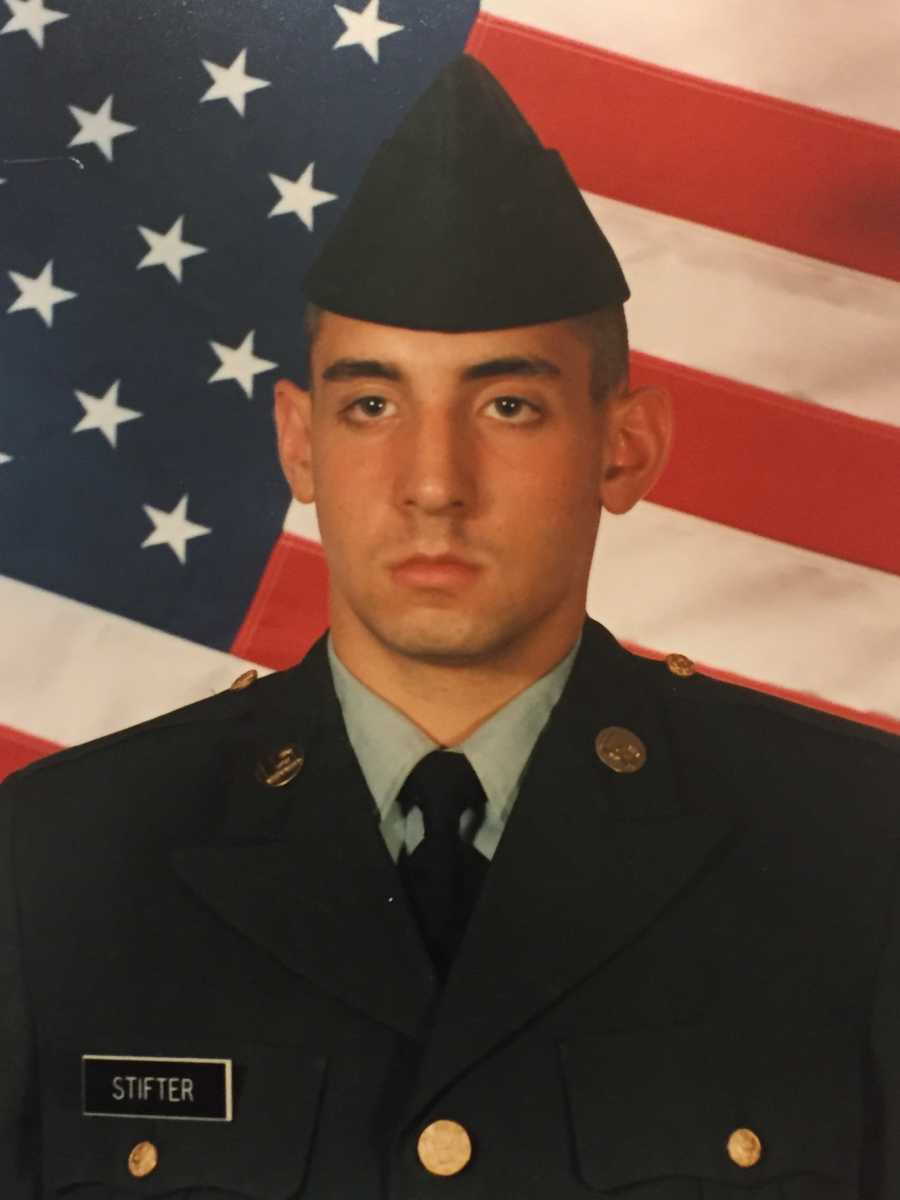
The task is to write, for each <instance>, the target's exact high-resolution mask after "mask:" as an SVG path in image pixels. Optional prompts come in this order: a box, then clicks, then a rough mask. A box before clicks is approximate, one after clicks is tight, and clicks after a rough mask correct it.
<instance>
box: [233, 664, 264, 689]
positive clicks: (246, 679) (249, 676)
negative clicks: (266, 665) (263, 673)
mask: <svg viewBox="0 0 900 1200" xmlns="http://www.w3.org/2000/svg"><path fill="white" fill-rule="evenodd" d="M258 677H259V671H256V670H254V669H253V668H252V667H251V669H250V670H249V671H245V672H244V673H243V675H238V677H237V679H236V680H235V681H234V683H233V684H232V685H231V687H230V688H229V689H228V690H229V692H242V691H243V690H244V688H245V687H249V686H250V684H251V683H256V680H257V678H258Z"/></svg>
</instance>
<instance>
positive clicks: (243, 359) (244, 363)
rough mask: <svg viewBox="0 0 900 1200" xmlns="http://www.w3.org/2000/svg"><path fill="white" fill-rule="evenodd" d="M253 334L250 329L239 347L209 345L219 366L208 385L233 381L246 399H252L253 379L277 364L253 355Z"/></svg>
mask: <svg viewBox="0 0 900 1200" xmlns="http://www.w3.org/2000/svg"><path fill="white" fill-rule="evenodd" d="M255 334H256V330H255V329H251V330H250V332H249V333H248V334H247V336H246V337H245V338H244V340H243V341H242V342H241V344H240V345H239V346H223V345H222V344H221V342H210V343H209V344H210V345H211V346H212V348H213V350H215V352H216V354H217V355H218V356H219V363H220V366H219V367H218V368H217V369H216V371H215V373H214V374H213V375H210V377H209V379H208V381H207V382H208V383H222V382H224V381H225V380H227V379H234V380H236V381H237V382H238V383H239V384H240V385H241V388H242V389H243V392H244V395H245V396H246V397H247V399H248V400H251V399H252V398H253V377H254V376H255V375H261V374H262V373H263V372H264V371H271V370H272V369H273V368H274V367H277V366H278V363H274V362H269V360H268V359H267V358H257V357H256V355H255V354H254V353H253V338H254V336H255Z"/></svg>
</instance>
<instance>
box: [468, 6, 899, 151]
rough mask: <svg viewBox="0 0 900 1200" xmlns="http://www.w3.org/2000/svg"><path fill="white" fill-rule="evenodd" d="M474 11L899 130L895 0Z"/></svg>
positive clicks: (508, 8) (485, 8) (509, 7)
mask: <svg viewBox="0 0 900 1200" xmlns="http://www.w3.org/2000/svg"><path fill="white" fill-rule="evenodd" d="M481 11H482V13H487V14H490V15H492V16H496V17H503V18H505V19H506V20H509V21H516V22H518V23H519V24H520V25H530V26H531V27H532V28H534V29H538V30H542V31H544V32H546V33H551V34H555V35H558V36H561V37H568V38H574V39H575V40H576V41H580V42H587V43H589V44H591V45H594V46H597V47H599V48H601V49H603V50H609V51H611V52H612V53H614V54H623V55H627V56H628V57H630V58H637V59H642V60H644V61H645V62H649V63H654V64H656V65H658V66H661V67H666V68H669V69H671V70H675V71H683V72H685V73H686V74H690V75H701V76H704V77H705V78H707V79H710V80H716V81H718V82H721V83H726V84H731V85H732V86H735V87H742V88H748V89H749V90H750V91H754V92H765V93H768V94H769V95H770V96H777V97H779V98H780V99H782V100H789V101H792V102H794V103H797V104H808V105H811V106H813V107H815V108H823V109H828V110H830V111H832V112H838V113H842V114H843V115H844V116H848V117H856V118H858V119H859V120H862V121H871V122H873V123H874V124H876V125H888V126H891V127H893V128H895V129H900V88H898V87H897V47H898V45H900V5H898V4H897V3H896V0H869V3H867V4H865V5H851V4H849V3H848V2H847V0H817V3H816V4H815V5H810V4H791V3H785V0H716V3H714V4H711V3H710V0H678V3H677V4H673V3H672V0H641V3H640V4H635V3H634V0H602V3H601V2H600V0H553V3H549V2H548V0H482V4H481ZM598 102H600V103H602V97H598ZM636 136H639V134H638V133H637V132H636Z"/></svg>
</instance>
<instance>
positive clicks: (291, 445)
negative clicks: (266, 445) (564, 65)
mask: <svg viewBox="0 0 900 1200" xmlns="http://www.w3.org/2000/svg"><path fill="white" fill-rule="evenodd" d="M274 415H275V429H276V432H277V435H278V457H279V459H280V461H281V469H282V471H284V477H285V479H287V481H288V484H289V486H290V489H291V493H292V495H293V496H294V497H295V499H297V500H299V501H301V502H302V503H303V504H311V503H312V501H313V500H314V499H315V490H314V487H313V472H312V440H311V437H310V425H311V422H312V397H311V396H310V394H309V392H305V391H304V390H303V388H300V387H298V386H297V385H296V383H294V382H293V381H292V380H290V379H279V380H278V381H277V383H276V384H275V413H274Z"/></svg>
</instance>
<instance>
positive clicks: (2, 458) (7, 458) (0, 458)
mask: <svg viewBox="0 0 900 1200" xmlns="http://www.w3.org/2000/svg"><path fill="white" fill-rule="evenodd" d="M12 460H13V456H12V455H11V454H4V453H3V451H2V450H0V467H2V466H3V464H4V463H8V462H12Z"/></svg>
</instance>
